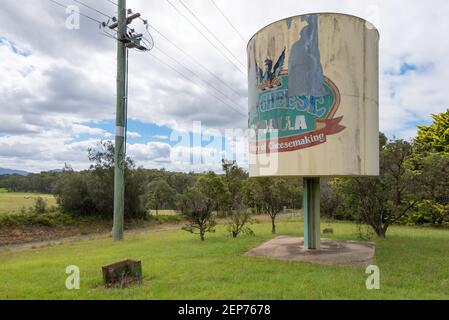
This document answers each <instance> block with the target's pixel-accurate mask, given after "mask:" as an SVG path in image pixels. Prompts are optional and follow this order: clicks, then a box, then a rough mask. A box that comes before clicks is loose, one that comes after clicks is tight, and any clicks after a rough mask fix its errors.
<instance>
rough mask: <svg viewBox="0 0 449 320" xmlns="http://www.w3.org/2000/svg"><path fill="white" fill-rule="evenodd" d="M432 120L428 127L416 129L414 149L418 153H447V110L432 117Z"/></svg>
mask: <svg viewBox="0 0 449 320" xmlns="http://www.w3.org/2000/svg"><path fill="white" fill-rule="evenodd" d="M432 118H433V123H432V124H431V125H430V126H420V127H418V136H417V137H416V139H415V147H416V149H417V151H418V152H419V153H426V152H446V153H449V109H447V110H446V112H443V113H440V114H436V115H433V116H432Z"/></svg>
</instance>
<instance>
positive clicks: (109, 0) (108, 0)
mask: <svg viewBox="0 0 449 320" xmlns="http://www.w3.org/2000/svg"><path fill="white" fill-rule="evenodd" d="M106 1H107V2H109V3H112V4H113V5H115V6H117V7H118V4H117V3H115V2H114V1H111V0H106Z"/></svg>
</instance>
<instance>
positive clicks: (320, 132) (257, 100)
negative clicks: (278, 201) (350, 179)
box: [248, 13, 379, 177]
mask: <svg viewBox="0 0 449 320" xmlns="http://www.w3.org/2000/svg"><path fill="white" fill-rule="evenodd" d="M378 42H379V34H378V32H377V30H376V29H375V28H374V27H373V25H371V24H370V23H368V22H366V21H365V20H363V19H360V18H357V17H354V16H349V15H343V14H331V13H324V14H310V15H302V16H296V17H291V18H288V19H284V20H281V21H278V22H275V23H273V24H271V25H269V26H267V27H265V28H264V29H262V30H261V31H259V32H258V33H257V34H256V35H255V36H254V37H253V38H252V39H251V40H250V42H249V44H248V66H249V68H248V69H249V128H250V132H251V134H250V137H249V144H250V146H249V148H250V159H249V162H250V163H249V168H250V175H251V176H254V177H257V176H304V177H312V176H313V177H322V176H376V175H378V174H379V114H378V113H379V106H378V96H379V92H378V88H379V85H378V82H379V67H378V51H379V49H378Z"/></svg>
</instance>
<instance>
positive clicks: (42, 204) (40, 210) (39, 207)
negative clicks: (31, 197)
mask: <svg viewBox="0 0 449 320" xmlns="http://www.w3.org/2000/svg"><path fill="white" fill-rule="evenodd" d="M47 210H48V208H47V202H46V201H45V200H44V199H43V198H42V197H37V198H36V200H35V201H34V206H33V211H34V212H35V213H36V214H44V213H46V212H47Z"/></svg>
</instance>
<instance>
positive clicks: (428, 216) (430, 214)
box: [399, 200, 449, 227]
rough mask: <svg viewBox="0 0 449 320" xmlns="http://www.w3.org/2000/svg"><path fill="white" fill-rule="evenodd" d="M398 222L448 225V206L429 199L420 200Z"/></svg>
mask: <svg viewBox="0 0 449 320" xmlns="http://www.w3.org/2000/svg"><path fill="white" fill-rule="evenodd" d="M399 223H401V224H405V225H410V226H412V225H433V226H444V227H449V206H447V205H442V204H438V203H436V202H434V201H431V200H425V201H422V202H420V203H419V204H418V205H417V207H416V208H415V209H414V210H412V211H411V212H410V213H409V214H408V215H407V216H405V217H403V218H402V219H401V220H400V221H399Z"/></svg>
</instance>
